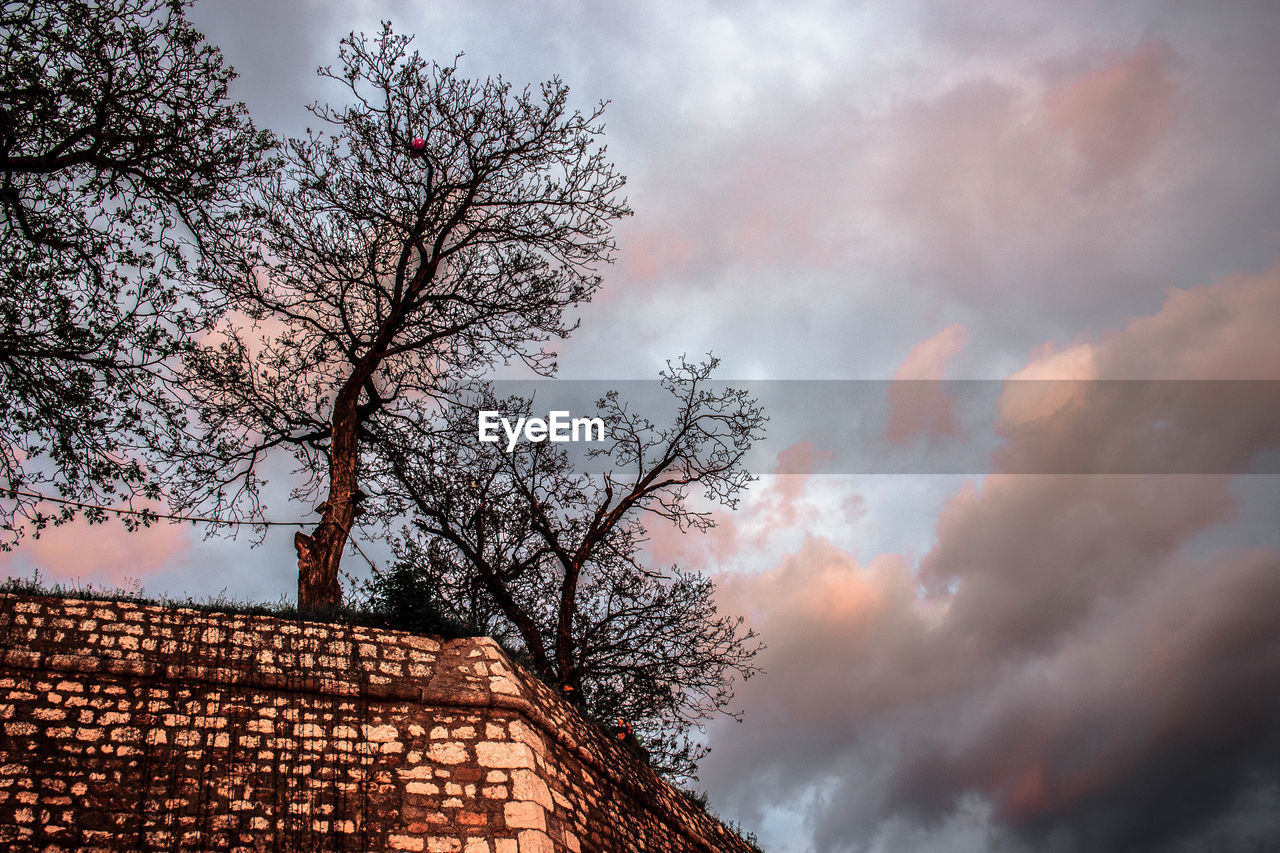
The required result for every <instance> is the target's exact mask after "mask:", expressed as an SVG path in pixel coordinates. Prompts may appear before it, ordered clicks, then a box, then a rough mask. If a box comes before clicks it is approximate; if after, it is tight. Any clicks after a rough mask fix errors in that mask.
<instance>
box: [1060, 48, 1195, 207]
mask: <svg viewBox="0 0 1280 853" xmlns="http://www.w3.org/2000/svg"><path fill="white" fill-rule="evenodd" d="M1174 62H1175V60H1174V53H1173V50H1172V49H1171V48H1170V47H1169V45H1167V44H1165V43H1163V42H1145V43H1143V44H1141V45H1139V46H1138V48H1137V49H1136V50H1135V51H1134V52H1133V53H1131V54H1129V55H1128V56H1125V57H1122V58H1120V59H1118V60H1116V61H1114V62H1112V63H1110V64H1109V65H1106V66H1103V67H1102V68H1098V69H1095V70H1093V71H1090V72H1089V73H1087V74H1084V75H1082V76H1080V77H1077V78H1075V79H1073V80H1070V81H1068V82H1067V83H1065V84H1063V85H1061V86H1058V87H1056V88H1054V89H1052V90H1050V91H1049V92H1048V93H1047V94H1046V96H1045V99H1044V109H1045V113H1046V115H1047V117H1048V121H1049V123H1050V125H1051V126H1052V127H1054V128H1057V129H1060V130H1061V131H1063V132H1065V133H1067V134H1069V135H1070V137H1071V141H1072V145H1073V147H1074V148H1075V151H1076V153H1077V154H1078V155H1079V157H1080V159H1081V162H1082V173H1083V178H1084V180H1085V182H1086V183H1090V184H1100V183H1105V182H1106V181H1109V180H1111V179H1112V178H1114V177H1116V176H1117V175H1120V174H1122V173H1124V172H1127V171H1129V170H1131V169H1133V168H1135V167H1136V166H1137V165H1138V164H1139V163H1140V162H1141V161H1142V160H1143V158H1145V157H1146V156H1147V155H1148V154H1149V153H1150V152H1151V151H1152V149H1154V148H1155V146H1156V144H1157V143H1158V142H1159V141H1160V139H1161V138H1162V137H1163V136H1164V135H1165V133H1166V131H1167V130H1168V128H1169V124H1170V121H1171V116H1172V113H1173V100H1174V94H1175V86H1174V83H1173V80H1172V77H1171V70H1172V68H1173V66H1174Z"/></svg>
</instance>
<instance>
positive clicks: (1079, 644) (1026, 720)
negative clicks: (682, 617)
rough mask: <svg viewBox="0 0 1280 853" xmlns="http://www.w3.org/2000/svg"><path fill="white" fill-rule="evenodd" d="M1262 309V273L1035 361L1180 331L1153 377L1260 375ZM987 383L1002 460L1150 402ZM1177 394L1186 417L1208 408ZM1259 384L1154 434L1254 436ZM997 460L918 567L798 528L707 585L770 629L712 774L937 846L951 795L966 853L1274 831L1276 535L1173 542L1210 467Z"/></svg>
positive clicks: (1229, 837) (1265, 278)
mask: <svg viewBox="0 0 1280 853" xmlns="http://www.w3.org/2000/svg"><path fill="white" fill-rule="evenodd" d="M1276 316H1280V270H1273V271H1271V272H1269V273H1267V274H1263V275H1259V276H1254V277H1247V278H1240V279H1235V280H1229V281H1226V282H1223V283H1221V284H1219V285H1215V286H1211V287H1206V288H1202V289H1200V290H1199V291H1186V292H1180V293H1176V294H1174V295H1172V296H1171V297H1170V298H1169V300H1168V301H1167V303H1166V305H1165V306H1164V308H1163V309H1162V310H1161V311H1160V312H1158V313H1157V314H1155V315H1153V316H1151V317H1148V318H1142V319H1139V320H1135V321H1132V322H1131V323H1130V324H1129V325H1128V326H1127V327H1126V328H1124V329H1123V330H1120V331H1118V332H1116V333H1114V334H1112V335H1110V336H1106V337H1104V338H1102V339H1101V340H1099V341H1098V342H1096V343H1091V344H1084V345H1081V350H1082V352H1080V353H1075V354H1070V353H1068V354H1067V355H1069V356H1071V357H1069V358H1065V359H1064V358H1063V357H1062V354H1059V356H1058V359H1059V361H1058V363H1059V364H1062V363H1067V364H1071V365H1073V367H1074V369H1080V365H1082V364H1090V365H1094V367H1095V369H1097V368H1098V367H1099V366H1101V367H1102V368H1103V369H1106V370H1108V371H1109V372H1111V373H1113V374H1114V373H1121V372H1123V370H1124V369H1125V368H1128V369H1130V370H1133V369H1138V370H1140V369H1142V361H1143V359H1144V358H1149V354H1150V353H1152V352H1158V351H1160V349H1161V344H1162V342H1163V341H1166V340H1167V339H1169V338H1171V337H1173V336H1182V335H1194V336H1195V338H1196V339H1197V340H1198V342H1199V346H1197V347H1193V348H1186V347H1184V348H1182V349H1181V350H1180V351H1179V353H1178V354H1177V355H1172V356H1170V357H1168V358H1166V359H1164V360H1162V361H1160V362H1159V364H1160V366H1161V368H1162V369H1163V370H1166V371H1168V372H1170V373H1171V374H1175V375H1183V376H1196V375H1201V376H1212V375H1219V374H1220V372H1221V371H1222V370H1224V369H1225V368H1226V367H1227V366H1230V365H1237V364H1238V363H1239V362H1240V361H1241V360H1243V361H1245V362H1247V363H1249V364H1252V365H1253V372H1254V374H1255V375H1261V374H1267V375H1276V374H1280V351H1277V349H1276V344H1275V343H1274V342H1273V341H1272V339H1271V338H1269V337H1267V336H1265V335H1263V334H1259V333H1260V332H1261V331H1262V329H1261V327H1260V326H1259V324H1262V323H1266V322H1268V320H1267V319H1266V318H1269V317H1276ZM1054 365H1055V361H1054V356H1047V357H1046V359H1045V360H1044V362H1042V363H1040V364H1039V365H1034V364H1033V365H1031V366H1030V367H1029V368H1028V371H1027V372H1028V373H1031V372H1032V371H1033V370H1037V369H1039V370H1042V371H1045V372H1048V373H1052V372H1053V371H1054V370H1055V369H1061V368H1055V367H1054ZM1211 384H1212V383H1206V385H1207V386H1208V385H1211ZM1084 387H1085V386H1084V385H1082V386H1080V388H1081V389H1083V388H1084ZM1057 390H1059V391H1061V390H1063V389H1062V388H1058V389H1057ZM1006 402H1007V403H1008V405H1007V407H1006V408H1005V410H1004V411H1003V412H1002V415H1003V417H1004V418H1005V419H1006V421H1007V422H1008V423H1007V424H1006V426H1007V433H1006V444H1005V447H1004V448H1003V449H1005V450H1007V451H1008V454H1007V455H1008V457H1009V458H1013V459H1018V460H1020V461H1021V463H1025V460H1026V459H1027V456H1028V454H1031V455H1034V454H1046V455H1047V456H1048V457H1049V458H1051V459H1061V458H1063V457H1070V456H1071V455H1072V454H1073V453H1078V452H1079V448H1074V447H1070V446H1067V445H1066V442H1068V441H1072V442H1078V441H1080V440H1081V436H1082V435H1084V433H1082V432H1080V431H1073V430H1070V429H1068V430H1065V431H1064V430H1063V429H1061V426H1060V425H1061V422H1062V421H1063V420H1064V419H1065V420H1068V421H1069V420H1071V419H1086V420H1091V421H1096V422H1098V423H1100V424H1104V425H1106V427H1107V428H1106V429H1103V430H1099V431H1096V433H1095V434H1093V435H1091V436H1087V437H1088V438H1089V440H1090V442H1091V444H1092V445H1093V446H1091V448H1090V452H1093V453H1104V454H1105V453H1107V452H1108V447H1107V445H1108V443H1110V445H1111V447H1112V449H1116V448H1118V449H1120V450H1123V449H1124V448H1125V447H1126V445H1128V444H1129V443H1131V441H1132V439H1131V436H1130V435H1129V433H1130V432H1137V433H1141V432H1142V431H1143V430H1145V429H1146V428H1147V426H1148V424H1147V423H1144V420H1145V421H1149V420H1150V418H1151V417H1152V415H1151V413H1150V412H1144V411H1143V410H1142V408H1141V406H1138V407H1135V406H1134V405H1133V404H1132V401H1130V400H1124V399H1118V398H1116V397H1115V396H1112V395H1090V394H1081V395H1080V396H1079V397H1072V396H1071V395H1070V393H1068V394H1067V395H1066V396H1059V397H1056V398H1052V399H1037V400H1029V399H1023V398H1019V399H1017V400H1011V401H1006ZM1180 402H1181V405H1183V406H1184V407H1187V408H1188V409H1190V411H1186V412H1184V413H1182V416H1181V417H1182V418H1185V419H1186V420H1187V421H1190V422H1194V421H1195V419H1196V417H1198V416H1203V415H1204V414H1205V412H1204V411H1197V407H1211V406H1212V405H1213V402H1214V401H1213V396H1212V395H1210V396H1209V397H1208V398H1207V399H1206V398H1199V399H1197V398H1195V397H1194V396H1192V395H1189V396H1187V397H1183V398H1181V401H1180ZM1259 403H1260V404H1261V405H1260V408H1257V409H1255V410H1253V411H1248V412H1246V413H1244V415H1242V417H1245V418H1252V420H1250V421H1249V423H1250V424H1251V425H1252V429H1247V430H1237V431H1232V430H1227V431H1225V432H1221V433H1217V434H1214V433H1210V432H1195V431H1187V432H1180V433H1178V434H1177V435H1175V436H1174V437H1173V438H1171V439H1170V441H1171V442H1172V446H1171V447H1170V448H1168V450H1169V452H1171V453H1185V454H1192V453H1198V452H1204V448H1203V447H1202V445H1203V444H1205V443H1206V442H1213V441H1217V442H1219V443H1220V444H1221V446H1220V447H1218V448H1216V450H1217V451H1218V452H1219V453H1220V454H1221V456H1220V458H1226V457H1240V458H1249V457H1253V456H1256V455H1258V454H1261V453H1265V452H1274V451H1275V449H1276V448H1277V447H1280V420H1277V419H1276V418H1275V413H1276V401H1275V400H1274V399H1273V400H1265V401H1259ZM1162 411H1163V410H1162ZM1164 413H1165V414H1167V412H1164ZM1217 415H1218V416H1219V417H1222V418H1233V417H1235V416H1236V413H1234V412H1218V413H1217ZM1161 416H1163V415H1161ZM1045 433H1047V436H1046V435H1045ZM1178 442H1181V444H1180V445H1179V443H1178ZM1099 445H1101V446H1099ZM998 459H999V457H997V467H996V469H995V473H992V474H990V475H988V476H987V477H986V478H985V480H984V481H983V482H982V483H981V485H977V484H972V483H971V484H969V485H967V486H966V487H964V488H963V489H961V490H960V491H958V492H957V493H956V494H954V495H953V497H952V498H951V499H950V501H949V502H948V504H947V507H946V508H945V510H944V511H943V512H942V515H941V517H940V519H939V521H938V526H937V542H936V544H935V545H934V546H933V547H932V549H931V550H930V551H929V552H928V554H927V555H926V556H925V557H924V558H923V560H921V562H920V564H919V567H918V569H917V570H913V569H912V567H911V566H910V564H909V563H908V562H907V561H906V560H904V559H903V558H901V557H898V556H896V555H881V556H879V557H875V558H873V559H871V560H870V561H868V562H866V563H863V562H862V561H860V560H859V559H858V558H857V557H855V556H854V555H852V554H850V553H849V552H847V551H845V550H842V549H840V548H837V547H835V546H834V545H832V544H831V543H829V542H826V541H824V540H823V539H821V538H813V539H811V540H810V541H809V542H807V543H806V544H805V545H803V546H802V547H801V548H800V549H799V550H798V551H796V552H794V553H791V554H789V555H788V556H786V557H785V558H784V559H783V561H782V562H781V563H780V564H779V565H777V566H775V567H774V568H772V569H769V570H767V571H764V572H762V573H759V574H755V575H739V576H726V577H725V578H724V580H723V584H724V590H725V600H726V605H727V606H731V607H733V608H738V609H743V610H746V611H747V612H751V613H753V615H754V617H755V619H756V622H757V624H758V626H759V627H760V630H761V632H762V634H763V635H764V636H765V638H766V639H767V641H768V642H769V644H770V648H769V651H768V652H767V653H766V658H765V660H764V661H763V665H764V666H765V668H766V669H767V670H768V672H769V675H768V676H766V677H765V678H762V679H760V680H759V681H758V682H756V681H753V682H751V683H749V684H747V685H745V686H744V689H743V701H744V704H745V705H746V706H747V707H748V708H749V714H748V717H747V719H746V722H745V723H744V724H743V728H742V730H738V729H737V728H736V727H734V729H733V730H729V729H727V728H722V729H716V730H715V731H714V732H713V736H712V744H713V746H715V745H717V743H718V737H719V736H724V737H732V741H731V742H732V743H742V742H744V741H745V742H750V743H751V744H752V748H751V749H750V750H749V751H740V752H734V751H733V750H731V749H729V748H728V747H727V745H726V748H724V749H722V750H721V751H720V752H719V753H716V752H713V758H712V759H711V760H710V763H709V765H708V768H709V777H710V778H711V780H713V781H714V782H715V783H716V784H718V785H723V786H725V787H726V788H727V789H728V790H730V791H732V799H734V801H735V802H737V803H738V804H739V806H740V807H741V808H743V809H745V810H747V812H748V813H754V814H757V815H761V816H763V815H764V813H765V812H767V810H768V808H769V805H770V803H771V801H772V798H774V797H776V796H777V791H778V790H779V789H782V790H788V789H792V790H797V791H804V790H808V789H810V787H811V786H814V785H815V784H816V785H817V786H818V788H819V790H820V791H821V796H820V797H817V799H816V802H817V803H818V805H813V806H811V808H812V812H811V814H812V832H813V838H814V839H815V841H816V849H819V850H824V851H852V850H878V849H885V850H892V849H914V845H916V844H925V843H926V842H925V841H923V840H921V839H922V838H933V839H934V841H937V842H938V843H943V842H942V839H944V838H952V839H953V840H954V839H955V838H957V837H959V836H957V835H956V833H957V832H959V830H958V829H957V825H956V821H958V820H959V821H960V823H961V824H963V823H964V821H963V820H962V819H961V817H962V816H963V813H964V809H966V808H972V807H973V806H974V804H975V803H977V804H978V805H979V806H980V807H981V808H980V813H981V819H980V823H981V825H982V826H983V827H985V828H986V830H987V833H988V834H985V835H982V836H980V838H979V840H978V841H975V842H974V843H975V844H976V845H977V846H976V847H975V848H974V849H989V848H990V846H991V845H993V844H1000V845H1005V846H1006V847H1007V849H1013V850H1020V849H1027V850H1055V851H1056V850H1061V851H1070V850H1081V849H1088V850H1098V851H1147V850H1149V851H1157V850H1169V849H1176V848H1177V845H1178V844H1187V845H1189V844H1192V842H1193V841H1195V843H1196V844H1200V845H1201V846H1200V847H1195V846H1189V847H1187V848H1186V849H1222V850H1241V851H1244V850H1251V849H1255V847H1253V846H1251V845H1255V844H1265V843H1276V842H1277V841H1280V822H1277V821H1274V820H1270V819H1269V818H1268V815H1270V814H1272V813H1273V810H1274V809H1275V807H1276V805H1277V803H1278V802H1280V799H1278V795H1280V763H1278V762H1277V759H1280V753H1278V752H1277V748H1278V747H1280V630H1277V629H1278V628H1280V551H1277V550H1276V549H1275V548H1274V547H1263V548H1246V547H1226V548H1217V549H1212V550H1210V551H1209V552H1207V553H1199V552H1197V550H1196V549H1195V548H1193V547H1191V546H1192V544H1193V543H1194V542H1195V540H1196V538H1197V536H1198V535H1200V534H1202V533H1204V532H1206V531H1209V530H1212V529H1213V528H1215V527H1217V526H1219V525H1221V524H1223V523H1225V522H1227V521H1229V520H1230V519H1231V517H1232V516H1233V514H1234V513H1235V511H1236V508H1237V499H1236V496H1235V494H1234V493H1233V490H1232V478H1231V477H1230V476H1228V475H1226V474H1219V475H1196V476H1190V475H1182V476H1168V475H1166V476H1142V475H1118V474H1108V475H1045V474H1007V473H1001V471H1000V468H999V463H998ZM1274 479H1275V478H1274V477H1271V478H1270V480H1271V481H1272V482H1274ZM814 780H818V781H817V782H815V781H814ZM797 799H800V798H797ZM1237 812H1238V813H1237ZM1228 816H1231V819H1230V820H1228V819H1227V818H1228ZM930 833H933V834H932V835H931V834H930ZM939 833H940V834H939ZM909 838H914V839H915V840H914V841H908V840H907V839H909ZM891 839H896V841H893V842H892V843H891V841H890V840H891ZM901 844H910V845H912V846H911V847H907V848H903V847H900V846H895V845H901ZM1205 845H1208V846H1205ZM1215 845H1216V846H1215ZM1256 849H1263V848H1262V847H1257V848H1256Z"/></svg>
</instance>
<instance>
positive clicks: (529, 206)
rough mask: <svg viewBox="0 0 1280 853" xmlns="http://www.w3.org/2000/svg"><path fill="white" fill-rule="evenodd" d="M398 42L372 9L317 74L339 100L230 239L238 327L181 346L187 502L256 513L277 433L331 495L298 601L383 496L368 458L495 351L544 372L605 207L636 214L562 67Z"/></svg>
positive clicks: (322, 597) (606, 249) (589, 279)
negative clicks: (370, 32)
mask: <svg viewBox="0 0 1280 853" xmlns="http://www.w3.org/2000/svg"><path fill="white" fill-rule="evenodd" d="M409 42H410V39H409V38H407V37H404V36H399V35H396V34H394V33H393V32H392V31H391V28H390V25H389V24H384V25H383V31H382V33H381V34H380V35H379V36H378V37H376V38H373V39H368V38H366V37H365V36H363V35H355V34H353V35H351V36H349V37H347V38H345V39H343V40H342V42H341V46H340V51H339V56H340V60H341V68H340V69H338V70H336V71H335V70H334V69H332V68H323V69H321V70H320V73H321V75H322V76H323V77H327V78H329V79H332V80H334V81H337V82H338V83H340V84H342V85H343V86H344V87H345V88H346V89H347V91H348V94H349V96H350V97H351V98H352V102H351V103H350V104H348V105H347V106H343V107H336V108H335V107H328V106H318V105H315V106H313V107H312V111H313V113H314V114H315V115H316V116H317V118H318V119H319V120H320V121H321V122H323V123H324V124H325V125H326V126H327V127H328V128H329V129H330V130H331V131H332V133H331V134H329V135H325V134H323V133H318V132H312V131H308V134H307V136H306V138H303V139H291V140H289V141H288V143H287V146H286V149H285V153H284V161H285V162H284V168H283V170H282V172H281V173H280V174H279V175H277V176H276V177H274V178H273V179H272V180H271V181H269V182H267V183H266V184H265V185H264V186H263V187H262V188H261V189H260V191H259V192H258V193H257V194H256V197H255V198H254V199H253V201H252V203H251V204H249V205H247V206H246V208H245V210H244V213H243V215H242V216H241V218H240V221H239V223H238V225H239V228H238V229H236V230H229V231H228V233H227V235H226V236H225V237H224V239H223V241H222V244H221V246H220V256H221V257H222V258H223V259H224V260H223V263H222V264H221V265H220V266H219V273H220V277H219V278H218V279H217V282H216V283H217V285H218V287H219V288H220V289H221V290H223V291H224V292H226V293H228V294H229V296H230V299H231V301H232V304H233V305H234V306H235V307H236V308H237V309H238V310H239V311H241V312H243V314H244V316H245V317H246V318H247V321H246V323H241V324H238V325H237V324H229V325H227V326H225V327H223V328H222V329H221V334H222V340H221V342H220V343H218V344H217V345H216V346H210V347H208V348H206V349H205V350H203V351H202V352H201V353H199V354H197V357H195V358H193V359H191V362H190V367H191V373H190V376H189V377H188V380H187V383H188V384H187V387H188V389H189V390H190V391H191V392H192V394H193V398H194V399H193V402H194V403H195V405H196V407H197V409H198V411H200V412H201V415H202V419H203V422H204V424H206V425H207V428H208V434H207V438H206V449H207V452H206V453H205V454H204V455H203V457H201V458H194V457H193V458H189V459H187V460H186V462H187V465H186V483H187V485H188V487H189V488H188V489H187V490H186V492H185V501H186V503H187V504H188V505H195V504H198V503H201V502H204V503H205V504H211V505H212V507H213V511H216V512H220V513H225V512H233V513H234V512H238V511H240V510H239V509H238V508H239V507H243V506H245V505H246V499H247V501H248V504H247V505H248V506H249V507H250V509H252V508H253V507H254V503H253V501H254V495H255V489H256V480H255V472H256V468H257V465H258V462H259V460H260V459H261V457H262V455H263V454H264V453H265V452H267V451H269V450H270V449H272V448H276V447H282V448H288V449H289V450H290V451H292V452H293V453H294V454H295V456H296V457H297V459H298V460H299V461H300V462H301V469H302V470H303V471H304V472H306V473H308V474H310V475H311V476H310V477H309V479H308V482H307V484H306V486H304V487H303V488H302V489H301V490H300V491H299V493H298V496H299V497H300V498H305V497H313V498H316V499H318V498H319V495H320V494H321V492H322V491H323V492H324V493H325V498H324V501H323V503H322V504H321V506H320V509H319V512H320V513H321V518H320V521H319V523H318V524H317V526H316V527H315V529H314V530H313V532H312V533H311V534H310V535H305V534H302V533H299V534H298V535H297V537H296V541H295V544H296V547H297V551H298V569H299V574H298V600H299V604H300V606H302V607H304V608H324V607H328V606H331V605H335V604H337V603H338V602H339V601H340V599H341V591H340V587H339V583H338V569H339V564H340V560H341V557H342V551H343V548H344V545H345V543H346V542H347V539H348V536H349V533H350V530H351V526H352V524H353V523H354V521H355V519H356V516H357V514H358V513H359V512H361V511H362V510H372V509H376V506H377V504H376V498H377V495H372V496H371V497H370V498H369V499H366V498H365V495H366V492H365V489H364V488H362V487H361V484H362V483H364V482H365V478H364V477H363V474H362V467H363V460H364V458H365V457H366V456H367V454H368V453H369V452H371V451H372V450H374V449H376V448H377V447H378V445H379V444H380V443H381V442H382V441H383V440H384V438H385V436H386V435H388V433H389V431H390V430H391V429H392V427H393V425H394V424H395V423H396V422H397V421H398V420H400V419H403V418H406V417H411V416H412V414H413V413H414V412H416V411H420V410H422V409H423V408H426V407H430V406H431V405H432V398H433V395H437V394H438V393H440V391H441V389H442V388H443V387H444V386H445V385H446V384H448V383H449V382H453V381H458V380H460V379H461V378H462V377H466V376H471V375H474V374H477V373H479V372H481V371H483V370H486V369H488V368H490V367H491V366H492V365H493V364H494V363H495V361H498V360H511V359H521V360H523V361H524V362H525V363H526V364H528V365H529V366H530V367H531V368H533V369H534V370H535V371H538V372H540V373H543V374H546V373H549V372H551V371H552V370H554V367H555V365H554V360H553V358H552V355H551V354H550V353H547V352H545V351H542V350H539V349H538V348H537V346H538V345H540V344H542V343H545V342H546V341H547V340H549V339H550V338H552V337H563V336H565V335H567V334H568V333H569V331H570V330H571V328H572V327H571V326H570V325H568V324H567V323H566V322H565V321H564V319H563V313H564V311H565V309H566V308H568V307H570V306H573V305H576V304H578V303H580V302H583V301H585V300H587V299H589V297H590V296H591V294H592V293H593V292H594V291H595V289H596V288H597V287H598V286H599V283H600V279H599V277H598V276H597V275H596V273H595V265H596V264H598V263H600V262H604V261H607V260H608V259H609V258H610V255H611V253H612V251H613V241H612V239H611V237H610V233H609V232H610V225H611V221H612V220H614V219H616V218H618V217H620V216H623V215H624V214H627V213H629V211H628V210H627V208H626V206H625V203H624V202H622V201H620V200H618V199H617V198H616V194H617V192H618V190H619V189H620V188H621V186H622V184H623V178H622V177H621V176H619V175H618V174H617V173H616V172H615V171H614V169H613V166H612V165H611V164H609V163H608V162H607V161H606V160H605V159H604V149H603V147H600V146H599V145H598V144H597V139H598V137H599V135H600V134H601V132H602V129H601V127H600V126H599V119H600V116H601V113H602V110H603V104H602V105H600V106H599V107H598V108H597V109H596V110H594V111H593V112H590V113H588V114H582V113H580V112H577V111H570V109H569V108H568V106H567V103H568V88H567V87H566V86H565V85H564V84H562V83H561V82H560V81H559V80H552V81H551V82H548V83H546V84H544V85H542V86H541V88H540V89H538V90H536V91H531V90H529V89H525V90H524V91H513V90H512V88H511V86H510V85H509V84H508V83H506V82H503V81H502V80H501V79H486V80H483V81H471V80H466V79H463V78H461V77H459V76H458V75H457V73H456V67H455V66H454V65H449V66H441V65H438V64H434V63H428V62H427V61H426V60H424V59H423V58H422V57H421V56H420V55H419V54H418V53H417V52H412V53H411V52H410V51H409ZM255 324H256V325H255ZM255 336H256V337H258V340H256V341H255V340H253V338H254V337H255Z"/></svg>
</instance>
